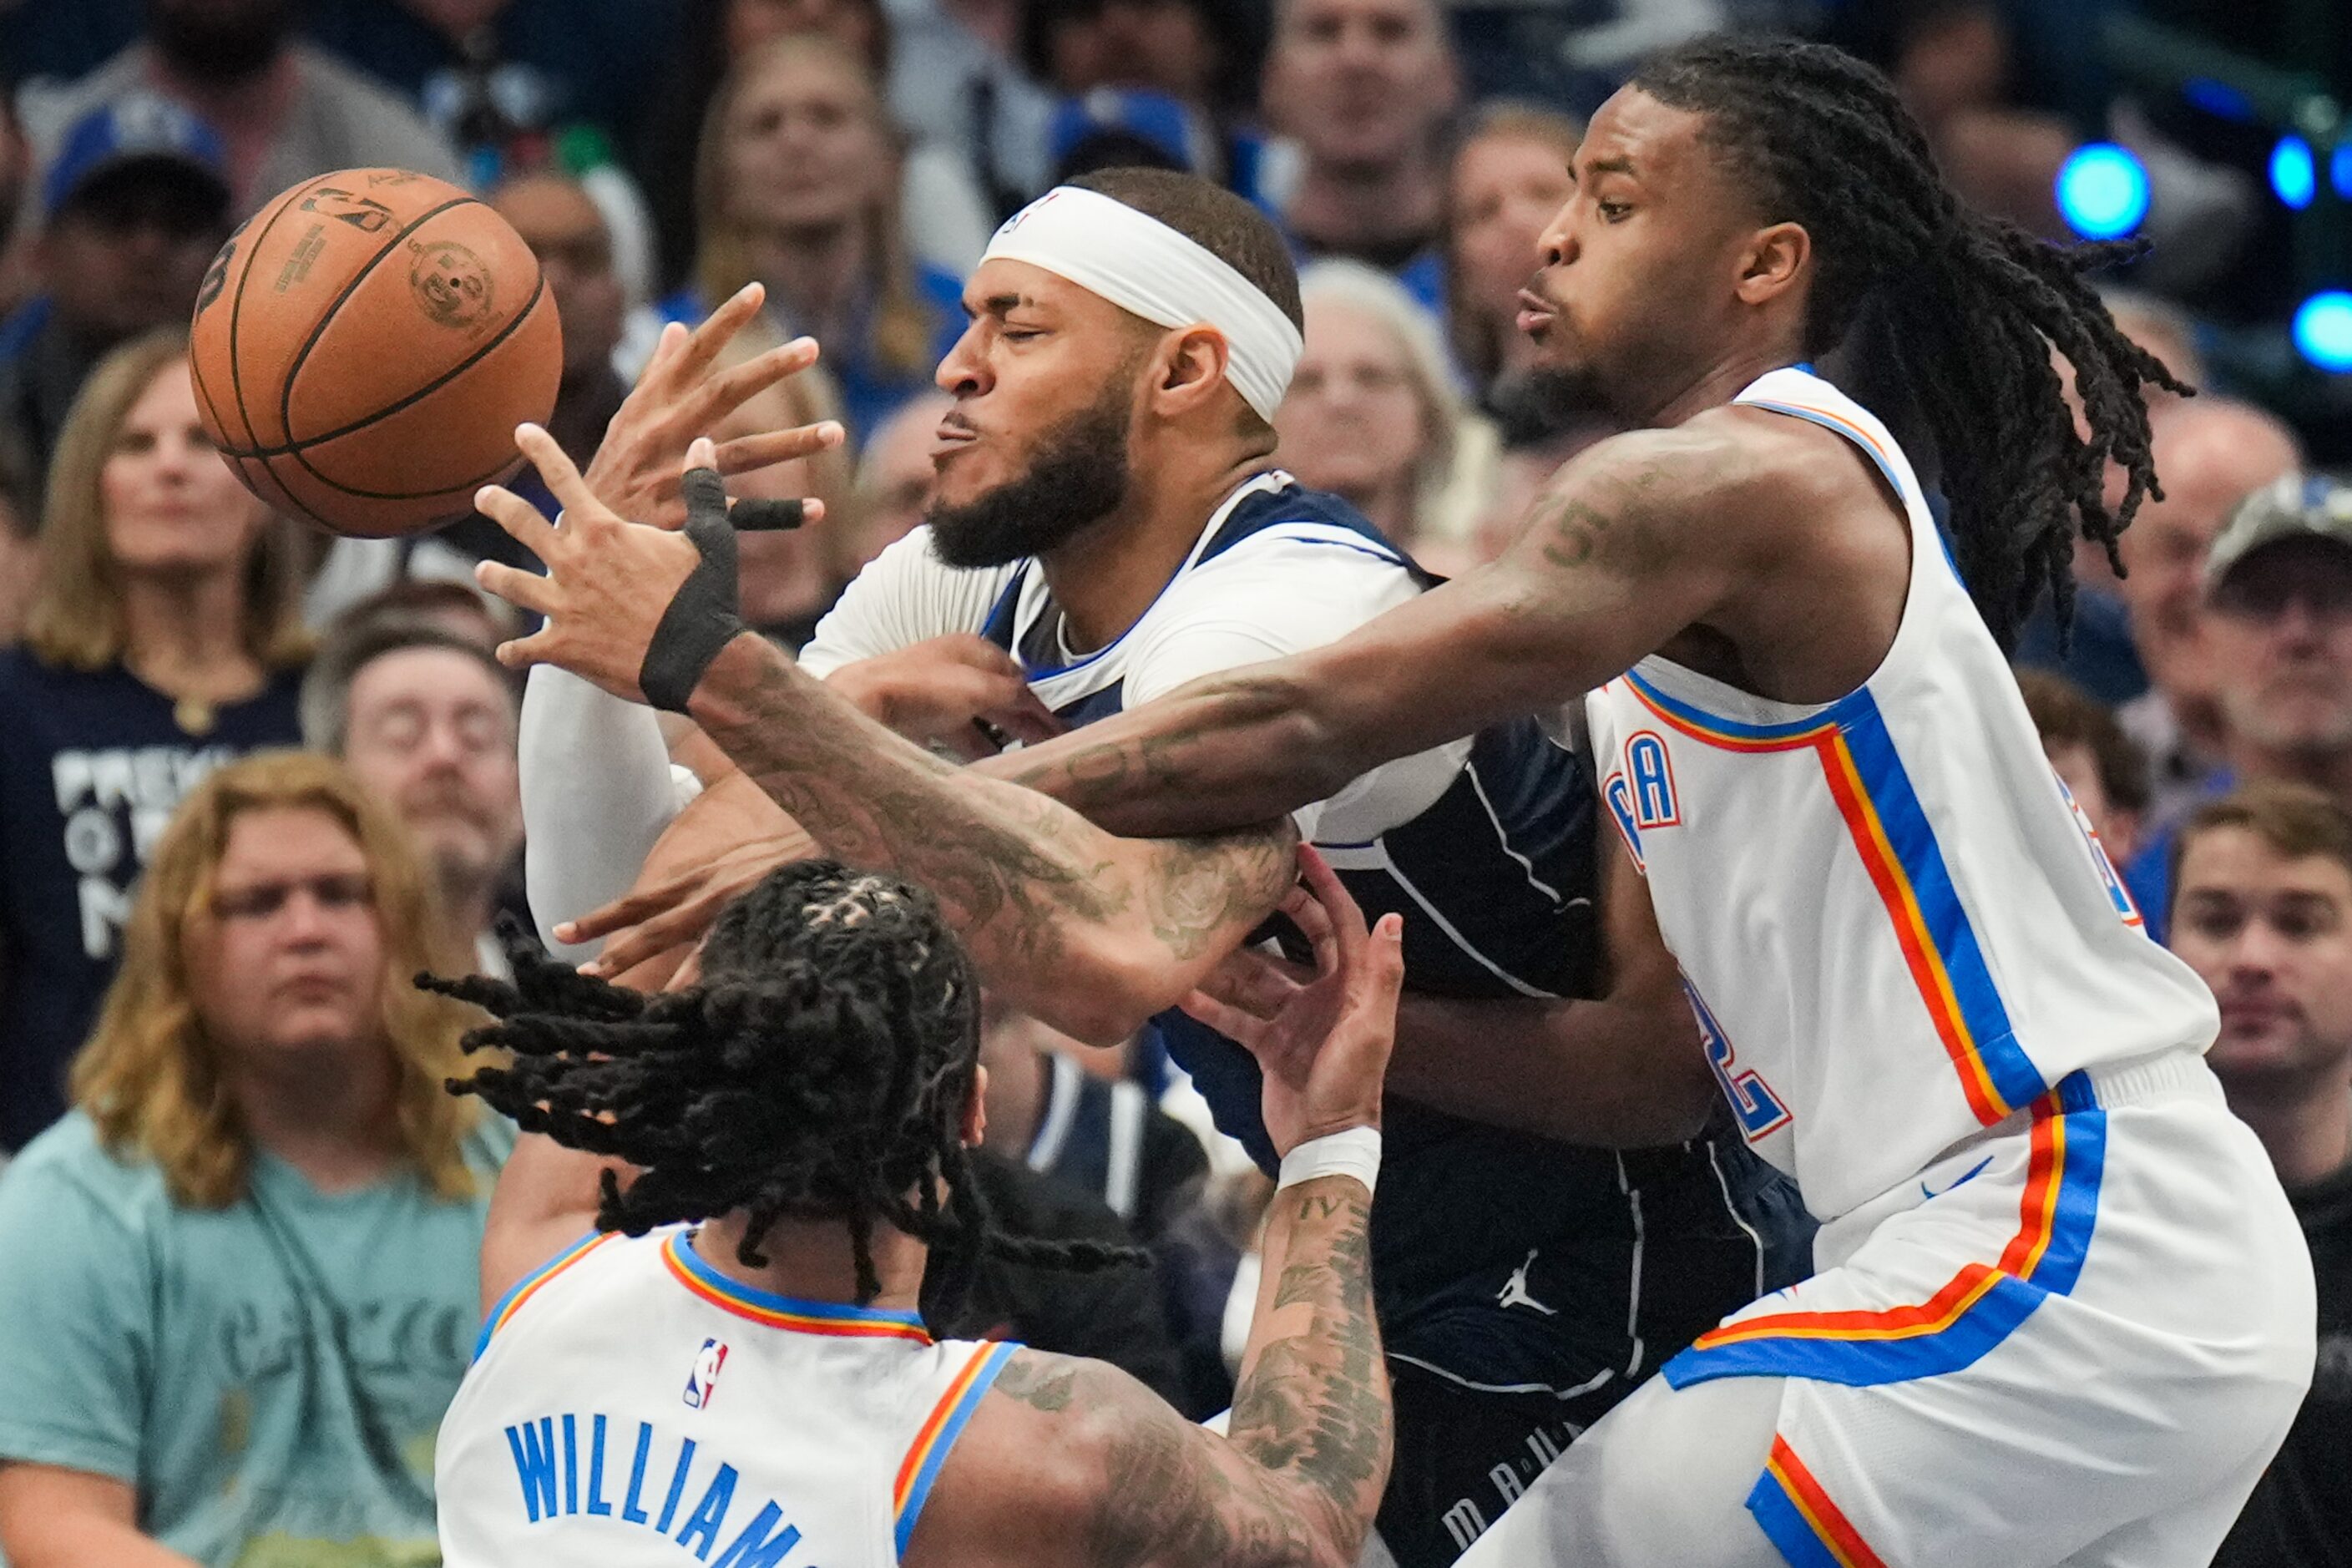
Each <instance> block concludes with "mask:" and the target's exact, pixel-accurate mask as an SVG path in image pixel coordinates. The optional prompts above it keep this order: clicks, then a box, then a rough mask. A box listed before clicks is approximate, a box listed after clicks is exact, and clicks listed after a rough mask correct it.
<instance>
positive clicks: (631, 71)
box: [303, 0, 683, 167]
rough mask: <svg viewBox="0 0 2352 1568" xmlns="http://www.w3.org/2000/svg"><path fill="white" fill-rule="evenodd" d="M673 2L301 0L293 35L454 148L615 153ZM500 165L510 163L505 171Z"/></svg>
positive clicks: (633, 117) (673, 15)
mask: <svg viewBox="0 0 2352 1568" xmlns="http://www.w3.org/2000/svg"><path fill="white" fill-rule="evenodd" d="M682 9H683V6H682V5H680V4H679V0H309V3H308V5H306V7H305V12H304V16H303V30H304V31H305V32H306V33H308V34H309V35H310V37H311V38H313V39H314V40H316V41H317V42H319V43H321V44H323V45H325V46H326V47H329V48H331V49H332V50H334V51H335V53H336V54H338V55H340V56H341V58H344V59H346V60H349V61H351V62H352V64H354V65H356V66H359V67H360V68H362V69H364V70H366V71H368V72H370V73H371V74H372V75H373V76H375V77H377V78H379V79H382V80H383V83H384V85H385V86H387V87H390V88H392V89H394V90H396V91H398V92H400V93H401V94H403V95H404V97H405V98H406V99H407V100H409V101H410V102H411V103H414V104H417V105H419V106H421V107H422V108H423V109H424V110H425V114H426V115H427V116H428V118H430V119H431V120H432V121H433V123H434V124H435V125H436V127H437V128H438V129H439V130H440V131H441V132H442V133H443V134H445V135H446V136H448V137H449V138H450V139H451V140H452V141H454V142H457V144H458V145H459V146H460V147H461V148H466V149H467V150H468V151H471V150H472V149H473V148H475V147H485V148H488V149H489V150H493V151H496V152H504V153H512V152H514V151H516V147H515V143H516V142H548V141H551V140H555V141H565V140H572V139H576V138H578V137H580V136H582V135H583V133H584V134H586V135H589V136H593V138H594V139H596V140H597V141H599V142H605V143H608V144H610V143H621V144H625V143H626V142H628V141H629V140H630V139H631V138H632V137H634V136H635V134H636V131H637V126H638V124H639V122H640V121H641V120H642V119H643V117H644V114H645V112H646V108H647V107H648V101H649V98H650V95H651V93H652V91H653V89H655V88H656V86H657V85H658V82H657V79H656V77H655V76H654V75H653V74H652V73H651V72H649V71H648V70H647V69H646V64H647V62H649V61H657V60H659V59H660V58H662V56H663V53H664V51H665V50H666V49H667V47H668V46H669V41H670V37H671V35H672V33H673V32H674V31H675V29H676V27H677V21H678V17H679V14H680V12H681V10H682ZM508 166H509V167H511V166H512V165H511V163H509V165H508Z"/></svg>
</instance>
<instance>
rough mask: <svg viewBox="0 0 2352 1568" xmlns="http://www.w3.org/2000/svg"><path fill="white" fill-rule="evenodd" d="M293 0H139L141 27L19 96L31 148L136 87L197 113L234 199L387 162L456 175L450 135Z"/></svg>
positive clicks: (54, 139) (256, 201)
mask: <svg viewBox="0 0 2352 1568" xmlns="http://www.w3.org/2000/svg"><path fill="white" fill-rule="evenodd" d="M294 23H295V5H294V0H148V4H147V9H146V32H145V36H144V37H142V38H141V39H140V41H139V42H137V43H135V44H133V45H131V47H129V48H126V49H124V50H123V51H122V52H121V53H120V54H118V55H116V56H115V57H114V58H112V59H110V60H109V61H107V62H106V63H105V64H104V65H102V66H100V67H99V68H98V69H96V70H95V71H92V72H91V73H90V74H89V75H88V76H86V77H84V78H82V79H80V80H79V81H75V82H71V83H67V84H62V85H50V84H44V83H37V82H36V83H28V84H26V88H25V90H24V91H23V93H22V94H21V95H20V97H19V102H18V108H19V110H20V111H21V112H22V113H23V115H24V119H25V129H26V132H27V133H28V134H30V135H31V137H32V138H33V143H34V146H35V148H36V149H37V150H47V149H49V148H54V147H55V146H57V145H58V142H59V136H60V133H61V132H62V131H63V129H64V128H65V127H66V126H68V125H70V124H72V123H73V122H74V121H76V120H78V119H79V118H80V117H81V116H83V115H85V114H87V113H89V111H90V110H93V109H95V108H97V107H99V106H100V105H101V104H106V103H111V102H114V101H115V100H119V99H121V98H122V97H123V96H124V95H126V94H128V93H131V92H134V91H138V90H140V89H147V90H151V91H153V92H158V93H161V94H162V95H163V96H164V97H166V98H169V99H171V100H174V101H175V102H178V103H180V104H183V105H184V106H185V107H186V108H188V109H189V110H193V111H194V112H195V113H197V114H201V115H202V116H204V118H205V120H206V121H208V122H210V123H211V124H213V125H215V126H216V127H218V128H219V130H220V132H221V135H222V136H223V137H224V138H226V142H227V144H228V167H229V184H230V186H231V188H232V189H233V190H234V191H235V193H236V211H237V212H238V213H240V214H242V213H249V212H251V211H253V210H254V209H255V208H256V207H258V206H259V205H261V204H262V203H264V202H266V201H268V199H269V198H270V197H271V196H273V195H277V194H278V192H279V191H282V190H284V189H285V188H286V187H287V186H289V185H291V184H295V183H297V182H298V181H301V180H307V179H309V178H310V177H311V176H312V175H314V174H327V173H329V172H330V171H331V170H335V169H349V168H354V167H359V166H362V165H366V164H390V165H393V166H394V167H397V168H403V169H414V170H415V171H416V172H417V173H419V174H433V175H436V176H437V177H439V178H441V179H445V180H456V179H457V178H458V177H459V174H458V168H457V158H456V156H455V155H454V154H453V153H451V152H450V150H449V144H448V143H447V142H445V141H443V140H442V139H441V138H440V137H439V136H438V135H436V133H435V132H433V130H432V129H431V128H430V127H429V126H427V125H426V124H425V122H424V121H422V120H420V119H418V118H417V116H416V112H415V110H412V109H410V108H409V107H408V106H407V105H406V104H405V103H403V102H402V101H401V100H399V98H397V97H396V96H394V94H393V93H392V92H391V91H389V90H388V89H385V88H384V87H383V85H382V84H381V83H379V82H377V81H376V80H374V79H373V78H371V77H368V76H366V75H364V74H363V73H362V72H360V71H357V70H354V69H352V68H351V67H350V66H347V65H345V64H343V63H342V62H341V61H340V60H338V59H336V58H334V57H333V56H331V55H329V54H327V53H326V52H325V51H324V50H321V49H320V48H318V47H316V46H314V45H311V44H308V43H305V42H302V41H301V40H299V39H298V38H296V37H295V36H294Z"/></svg>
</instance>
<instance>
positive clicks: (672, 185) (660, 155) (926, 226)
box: [637, 0, 999, 287]
mask: <svg viewBox="0 0 2352 1568" xmlns="http://www.w3.org/2000/svg"><path fill="white" fill-rule="evenodd" d="M801 32H816V33H825V34H829V35H830V36H832V37H834V38H835V39H836V40H838V41H839V42H840V43H841V44H842V46H843V47H845V48H847V49H849V50H850V51H851V52H852V53H854V54H856V56H857V57H858V58H861V59H863V60H864V61H865V62H866V68H867V69H868V70H869V71H870V72H871V73H872V75H873V79H875V80H876V81H877V82H884V81H888V80H889V79H890V73H891V63H892V57H893V55H894V52H895V51H894V49H893V47H892V43H893V38H892V28H891V19H890V16H888V14H887V13H886V12H885V11H884V9H883V6H882V0H719V3H716V4H709V5H697V6H695V7H694V8H693V9H692V11H691V12H690V13H689V14H688V18H687V21H686V24H685V27H684V30H683V33H682V35H681V37H679V38H678V40H677V45H676V46H675V47H674V49H673V51H672V57H671V61H670V65H669V68H668V74H667V78H666V82H667V85H666V86H665V88H664V89H663V90H662V92H661V94H660V95H659V98H658V101H657V102H656V106H655V109H654V110H653V112H652V114H651V115H650V116H649V117H648V119H649V126H650V128H649V131H648V133H647V136H646V140H645V142H644V143H643V147H642V151H641V152H640V153H639V155H638V158H637V168H638V170H639V177H640V179H641V180H642V181H643V183H644V184H645V186H646V196H647V198H648V200H649V201H650V203H651V205H652V207H653V211H654V213H655V215H656V220H657V223H656V228H657V230H658V235H657V237H658V240H659V243H660V249H661V257H660V260H661V276H662V278H663V279H664V281H665V286H666V287H669V286H675V285H676V284H677V283H679V282H682V281H684V280H685V279H687V277H688V272H689V269H690V268H691V267H692V265H693V261H694V255H695V249H696V241H697V231H696V225H697V219H698V214H697V213H696V211H695V187H694V167H695V153H696V147H697V145H698V142H700V140H701V136H702V124H703V118H704V110H705V109H706V108H707V107H708V105H709V102H710V99H711V95H712V94H713V93H714V92H716V91H717V90H718V88H719V82H720V80H721V79H723V78H724V77H725V76H726V74H727V72H728V69H729V68H730V66H731V65H733V64H734V63H735V62H736V61H739V60H741V59H744V58H749V57H750V56H751V55H752V54H753V53H755V52H756V51H757V50H759V49H760V48H761V47H762V46H764V45H766V44H769V43H771V42H772V41H774V40H775V39H777V38H781V37H784V36H786V35H787V34H791V33H801ZM903 141H904V146H903V151H902V156H901V158H900V163H901V167H902V174H901V176H900V181H899V202H898V210H899V222H900V224H901V225H902V226H903V227H904V229H905V232H906V236H907V247H908V250H909V251H911V252H912V253H913V254H914V257H915V258H916V260H918V261H919V262H920V263H922V264H923V265H925V266H929V267H933V268H938V269H939V270H940V271H941V272H944V273H946V274H948V275H950V276H951V277H955V278H961V277H963V276H964V275H965V274H967V273H969V272H970V271H971V269H972V268H974V267H976V266H978V265H979V264H980V255H981V252H982V250H984V249H986V248H987V247H988V237H989V236H990V234H992V232H994V230H995V228H996V224H997V219H998V216H999V215H998V213H997V211H996V209H995V207H994V206H993V205H992V204H991V202H990V201H989V200H988V198H987V197H986V195H984V194H983V191H982V184H981V181H980V178H979V175H978V174H977V173H976V172H975V170H974V169H973V167H972V162H971V157H972V149H971V136H970V133H969V130H968V128H958V129H957V130H956V131H955V132H953V133H952V134H950V135H947V136H941V135H940V134H939V133H937V132H936V130H933V131H931V132H924V131H919V130H918V131H910V132H906V133H905V135H904V137H903Z"/></svg>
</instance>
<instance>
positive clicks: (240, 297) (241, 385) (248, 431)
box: [228, 174, 328, 441]
mask: <svg viewBox="0 0 2352 1568" xmlns="http://www.w3.org/2000/svg"><path fill="white" fill-rule="evenodd" d="M326 178H328V176H327V175H325V174H321V175H320V176H319V178H318V179H316V180H312V181H310V185H316V184H319V182H320V180H324V179H326ZM310 185H297V186H295V187H294V188H293V189H292V190H290V191H288V192H287V193H286V194H285V195H282V196H280V197H278V210H277V211H276V212H274V213H271V214H270V215H269V221H268V223H265V224H263V225H262V226H261V227H260V229H259V230H257V232H256V233H255V235H254V237H253V243H252V244H251V245H250V246H247V247H246V252H245V270H244V271H242V272H240V273H238V274H237V277H236V289H233V290H232V291H231V292H230V295H229V301H228V394H229V401H230V402H232V403H234V404H236V416H237V417H238V418H239V419H241V420H243V421H245V438H246V439H247V440H248V441H257V440H258V439H259V437H257V436H256V435H255V434H254V429H253V416H252V415H251V414H249V413H247V411H246V406H245V367H244V366H243V365H242V364H240V363H237V354H236V323H237V319H238V318H239V317H240V316H242V315H243V314H244V313H245V285H246V283H247V280H248V279H251V278H252V277H253V258H255V257H256V256H257V255H259V254H260V252H261V242H262V241H263V240H264V239H267V238H268V237H269V231H270V230H271V229H273V228H275V227H277V226H278V219H279V218H282V217H284V216H286V215H287V213H288V212H289V211H290V210H291V209H292V207H293V205H294V198H295V197H296V196H298V195H301V194H302V192H303V191H305V190H307V189H309V188H310Z"/></svg>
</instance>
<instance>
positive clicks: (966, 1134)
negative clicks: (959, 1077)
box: [960, 1065, 988, 1149]
mask: <svg viewBox="0 0 2352 1568" xmlns="http://www.w3.org/2000/svg"><path fill="white" fill-rule="evenodd" d="M987 1131H988V1068H986V1067H984V1066H977V1065H976V1066H974V1067H973V1068H972V1069H971V1099H969V1100H965V1101H964V1107H963V1127H962V1129H961V1133H960V1136H961V1138H962V1140H963V1146H964V1147H965V1148H967V1149H977V1148H979V1147H980V1141H981V1138H982V1135H983V1134H984V1133H986V1132H987Z"/></svg>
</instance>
